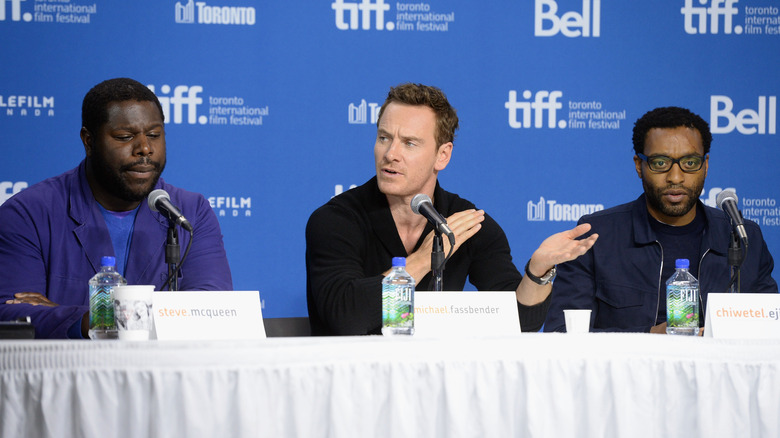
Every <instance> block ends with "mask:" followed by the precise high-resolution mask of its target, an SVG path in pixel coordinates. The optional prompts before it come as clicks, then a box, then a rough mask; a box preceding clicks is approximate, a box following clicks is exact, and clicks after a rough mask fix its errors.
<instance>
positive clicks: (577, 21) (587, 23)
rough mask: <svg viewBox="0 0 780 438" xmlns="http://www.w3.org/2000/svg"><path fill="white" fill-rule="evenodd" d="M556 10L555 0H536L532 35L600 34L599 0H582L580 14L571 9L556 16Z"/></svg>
mask: <svg viewBox="0 0 780 438" xmlns="http://www.w3.org/2000/svg"><path fill="white" fill-rule="evenodd" d="M557 12H558V3H557V2H556V1H555V0H536V5H535V8H534V36H539V37H550V36H555V35H557V34H559V33H560V34H563V36H565V37H569V38H576V37H580V36H583V37H590V36H593V37H598V36H601V0H582V13H581V14H580V13H578V12H574V11H571V12H566V13H565V14H563V15H562V16H560V17H558V15H557ZM545 25H548V26H549V27H547V28H545Z"/></svg>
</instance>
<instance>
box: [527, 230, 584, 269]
mask: <svg viewBox="0 0 780 438" xmlns="http://www.w3.org/2000/svg"><path fill="white" fill-rule="evenodd" d="M588 231H590V224H580V225H577V226H576V227H574V228H572V229H571V230H566V231H562V232H560V233H557V234H553V235H552V236H550V237H548V238H546V239H544V241H543V242H542V244H541V245H539V248H537V250H536V251H534V253H533V256H531V263H530V265H529V266H528V270H529V271H531V273H533V274H535V275H541V274H544V273H545V272H547V271H548V270H550V269H551V268H552V267H553V266H554V265H557V264H559V263H564V262H568V261H570V260H574V259H576V258H577V257H579V256H581V255H583V254H585V253H586V252H588V250H589V249H590V248H591V247H592V246H593V244H594V243H596V239H598V238H599V235H598V234H593V235H591V236H588V238H587V239H582V240H577V238H578V237H580V236H582V235H583V234H585V233H587V232H588Z"/></svg>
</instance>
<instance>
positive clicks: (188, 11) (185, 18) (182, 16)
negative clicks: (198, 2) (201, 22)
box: [176, 0, 195, 23]
mask: <svg viewBox="0 0 780 438" xmlns="http://www.w3.org/2000/svg"><path fill="white" fill-rule="evenodd" d="M176 22H177V23H194V22H195V1H194V0H190V1H189V2H187V4H186V5H182V4H181V2H176Z"/></svg>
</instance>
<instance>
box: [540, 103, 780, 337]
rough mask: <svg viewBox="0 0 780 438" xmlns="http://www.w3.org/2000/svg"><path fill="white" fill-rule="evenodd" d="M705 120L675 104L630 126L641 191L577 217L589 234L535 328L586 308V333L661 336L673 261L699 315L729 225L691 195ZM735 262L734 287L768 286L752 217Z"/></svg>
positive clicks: (771, 287)
mask: <svg viewBox="0 0 780 438" xmlns="http://www.w3.org/2000/svg"><path fill="white" fill-rule="evenodd" d="M711 142H712V134H711V133H710V128H709V125H708V124H707V122H706V121H704V120H703V119H702V118H701V117H699V116H698V115H696V114H694V113H692V112H690V111H689V110H687V109H684V108H678V107H664V108H656V109H654V110H652V111H650V112H648V113H646V114H645V115H644V116H642V117H641V118H640V119H639V120H637V122H636V124H635V125H634V135H633V143H634V151H635V153H636V155H635V156H634V165H635V166H636V173H637V175H638V176H639V178H640V179H641V180H642V187H643V188H644V193H643V194H642V195H641V196H639V198H638V199H636V200H635V201H633V202H630V203H627V204H623V205H619V206H617V207H614V208H610V209H608V210H603V211H600V212H597V213H594V214H591V215H587V216H583V217H582V218H581V219H580V221H579V222H580V223H589V224H591V226H592V228H591V232H592V233H598V234H599V236H600V237H599V239H598V241H597V242H596V243H595V245H594V246H593V248H591V250H590V251H589V252H587V253H585V255H583V256H580V257H579V258H577V259H575V260H573V261H570V262H567V263H564V264H562V265H559V266H558V278H557V279H556V281H555V283H554V284H553V292H552V301H551V303H550V310H549V312H548V314H547V319H546V321H545V326H544V330H545V331H564V330H565V323H564V318H563V310H564V309H591V310H592V312H591V331H627V332H650V333H666V280H667V279H668V278H669V277H670V276H671V275H672V274H673V273H674V265H675V263H674V261H675V259H680V258H685V259H688V260H690V272H691V273H692V274H693V275H694V276H695V277H696V278H698V279H699V282H700V290H701V295H702V297H701V304H702V308H701V313H700V314H701V315H702V318H700V321H699V324H700V325H702V324H703V322H704V321H703V319H704V318H703V315H704V312H705V306H706V303H707V301H706V294H707V293H708V292H726V291H727V289H728V285H729V280H730V269H729V264H728V247H729V241H730V238H731V228H732V227H731V224H730V222H729V219H728V217H727V216H726V215H725V214H724V213H723V212H722V211H721V210H718V209H715V208H712V207H707V206H705V205H704V204H703V203H702V202H701V201H699V196H700V195H701V191H702V188H703V187H704V179H705V178H706V176H707V169H708V165H709V161H708V155H707V154H708V153H709V151H710V143H711ZM745 228H746V229H747V233H748V241H749V242H750V245H749V246H748V248H747V254H746V257H745V261H744V263H743V264H742V266H741V282H742V283H741V284H742V290H743V291H749V292H777V283H775V281H774V279H773V278H772V269H773V267H774V262H773V260H772V256H771V254H769V250H768V249H767V246H766V243H765V242H764V239H763V236H762V234H761V230H760V229H759V227H758V225H757V224H756V223H755V222H752V221H749V220H746V221H745Z"/></svg>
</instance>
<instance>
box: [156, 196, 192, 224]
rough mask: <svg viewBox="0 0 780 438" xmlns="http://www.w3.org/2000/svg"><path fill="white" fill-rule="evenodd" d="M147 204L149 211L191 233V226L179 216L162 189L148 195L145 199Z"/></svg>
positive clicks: (179, 213)
mask: <svg viewBox="0 0 780 438" xmlns="http://www.w3.org/2000/svg"><path fill="white" fill-rule="evenodd" d="M147 199H148V202H149V209H151V210H152V211H157V212H160V213H162V214H163V215H164V216H165V217H167V218H168V220H169V221H171V222H173V223H175V224H177V225H181V227H182V228H184V229H185V230H187V231H189V232H192V225H191V224H190V221H188V220H187V218H185V217H184V215H183V214H181V211H180V210H179V209H178V208H176V206H175V205H173V204H172V203H171V197H170V196H169V195H168V192H166V191H165V190H163V189H157V190H154V191H152V193H149V197H148V198H147Z"/></svg>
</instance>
